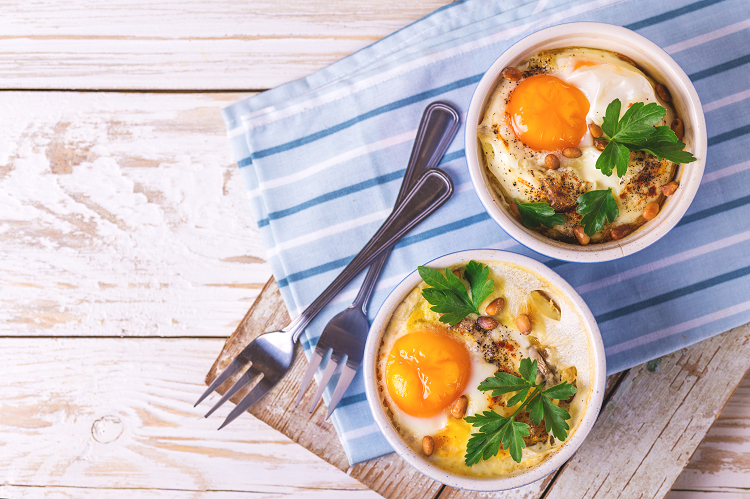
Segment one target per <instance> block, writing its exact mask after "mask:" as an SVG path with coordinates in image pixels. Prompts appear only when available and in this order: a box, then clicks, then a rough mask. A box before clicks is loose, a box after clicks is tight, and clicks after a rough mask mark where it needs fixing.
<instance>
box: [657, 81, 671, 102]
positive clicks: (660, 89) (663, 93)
mask: <svg viewBox="0 0 750 499" xmlns="http://www.w3.org/2000/svg"><path fill="white" fill-rule="evenodd" d="M656 95H658V96H659V98H660V99H661V100H663V101H664V102H672V95H671V94H670V93H669V90H667V87H665V86H664V85H662V84H661V83H657V84H656Z"/></svg>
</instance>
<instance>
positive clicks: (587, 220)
mask: <svg viewBox="0 0 750 499" xmlns="http://www.w3.org/2000/svg"><path fill="white" fill-rule="evenodd" d="M576 211H577V212H578V213H580V214H581V215H583V219H581V225H583V232H585V233H586V235H587V236H589V237H591V236H593V235H594V234H596V233H597V232H599V231H600V230H602V227H604V223H605V220H606V221H608V222H609V223H612V222H614V221H615V219H616V218H617V215H619V214H620V209H619V208H618V207H617V202H616V201H615V198H614V195H613V194H612V188H611V187H610V188H609V189H607V190H606V191H605V190H597V191H589V192H584V193H583V194H581V195H580V196H578V207H577V208H576Z"/></svg>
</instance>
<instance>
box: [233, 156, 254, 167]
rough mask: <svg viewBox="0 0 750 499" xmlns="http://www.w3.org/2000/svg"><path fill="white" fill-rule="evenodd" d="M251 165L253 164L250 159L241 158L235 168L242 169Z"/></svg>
mask: <svg viewBox="0 0 750 499" xmlns="http://www.w3.org/2000/svg"><path fill="white" fill-rule="evenodd" d="M252 164H253V158H250V157H247V158H243V159H241V160H239V161H238V162H237V166H239V167H240V168H244V167H246V166H250V165H252Z"/></svg>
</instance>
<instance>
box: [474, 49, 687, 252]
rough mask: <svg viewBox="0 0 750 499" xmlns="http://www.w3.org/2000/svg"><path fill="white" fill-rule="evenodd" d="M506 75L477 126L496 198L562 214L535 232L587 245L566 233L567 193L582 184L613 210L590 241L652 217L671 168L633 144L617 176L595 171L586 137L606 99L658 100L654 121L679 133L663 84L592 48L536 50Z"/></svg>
mask: <svg viewBox="0 0 750 499" xmlns="http://www.w3.org/2000/svg"><path fill="white" fill-rule="evenodd" d="M508 72H509V73H508V76H507V77H506V78H504V79H503V80H501V82H500V83H499V84H498V85H497V88H496V89H495V91H494V93H493V95H492V96H491V98H490V100H489V102H488V105H487V107H486V110H485V113H484V119H483V120H482V122H481V123H480V125H479V126H478V128H477V136H478V137H479V140H480V142H481V145H482V149H483V152H484V159H485V167H486V168H487V170H488V173H489V175H488V177H489V178H490V181H491V185H492V188H493V189H494V190H495V191H496V193H497V195H498V196H499V197H500V198H502V199H504V200H505V201H506V202H507V203H508V204H509V205H510V207H511V208H515V206H514V205H513V204H512V203H513V202H514V200H518V201H519V202H523V203H528V202H542V203H548V204H549V205H550V206H551V207H552V208H553V209H554V210H555V211H556V212H558V213H562V214H563V215H564V219H565V223H563V224H560V225H555V226H554V228H544V227H542V228H541V229H540V231H541V232H543V233H544V234H545V235H546V236H548V237H551V238H553V239H558V240H562V241H566V242H576V241H579V242H583V243H584V244H587V243H588V242H589V239H588V238H587V237H585V236H582V234H583V233H582V232H580V229H579V233H578V234H576V233H575V231H574V229H575V228H576V226H579V225H580V224H581V219H582V215H581V214H579V213H577V211H576V206H577V205H578V202H577V200H578V198H579V196H580V195H581V194H583V193H585V192H588V191H593V190H606V189H609V188H611V189H612V194H613V197H614V200H615V202H616V203H617V205H618V209H619V214H618V216H617V218H616V219H615V220H614V221H609V223H607V224H606V225H605V226H604V227H603V228H602V230H600V231H599V232H597V233H595V234H593V235H591V238H590V242H593V243H600V242H606V241H609V240H611V239H613V238H620V237H623V236H624V235H625V234H627V233H629V232H631V231H633V230H635V229H636V228H637V227H639V226H640V225H642V224H644V223H645V222H646V221H647V220H650V219H652V218H653V217H654V216H655V213H652V212H653V211H658V206H659V204H660V203H661V202H663V200H664V198H665V191H667V192H668V190H669V187H666V186H668V185H670V183H671V182H672V180H673V178H674V176H675V172H676V170H677V167H678V165H676V164H675V163H673V162H672V161H669V160H667V159H662V160H659V159H658V158H657V157H656V156H654V155H653V154H651V153H648V152H645V151H639V152H634V153H631V154H630V159H629V164H628V169H627V172H626V173H625V175H624V176H623V177H619V176H618V175H617V173H616V172H614V171H613V172H612V173H611V175H604V174H603V173H602V171H601V170H599V169H597V168H596V163H597V159H598V158H599V156H600V155H601V154H602V152H601V150H602V148H603V145H604V143H603V142H601V141H599V143H597V141H596V139H597V138H598V137H599V136H601V131H600V129H599V127H601V125H602V121H603V119H604V116H605V112H606V109H607V106H608V105H609V104H610V103H611V102H613V101H614V100H615V99H619V100H620V102H621V104H622V113H624V112H625V111H626V110H627V109H628V108H629V106H631V105H633V104H634V103H637V102H642V103H644V104H649V103H656V104H659V105H660V106H663V107H664V108H665V109H666V115H665V116H664V118H663V120H662V123H661V124H662V125H667V126H673V128H675V129H677V133H678V134H679V137H678V138H682V133H683V131H684V126H685V125H684V123H683V122H682V120H680V119H679V117H677V115H676V112H675V109H674V108H673V106H672V104H671V98H670V96H669V93H668V91H667V90H666V89H665V88H664V87H663V86H661V85H659V84H657V83H656V82H655V81H654V80H653V79H652V78H651V77H650V76H649V75H648V74H646V73H645V72H644V71H643V70H641V69H640V68H639V67H638V66H637V65H635V64H634V63H633V61H632V60H630V59H629V58H628V57H625V56H622V55H620V54H617V53H614V52H610V51H606V50H599V49H592V48H561V49H552V50H544V51H541V52H538V53H536V54H534V55H533V56H531V57H528V58H526V59H524V60H523V61H521V62H520V63H519V64H517V65H516V66H515V67H513V68H509V69H508ZM592 125H593V127H592ZM592 128H593V130H598V131H597V132H596V135H597V136H592ZM663 187H664V189H662V188H663ZM649 204H651V205H650V207H649V209H648V211H645V213H644V210H646V207H647V206H649ZM614 228H619V229H618V230H613V229H614ZM576 236H578V237H576ZM584 240H585V241H584Z"/></svg>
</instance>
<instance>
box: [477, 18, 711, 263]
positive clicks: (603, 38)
mask: <svg viewBox="0 0 750 499" xmlns="http://www.w3.org/2000/svg"><path fill="white" fill-rule="evenodd" d="M563 47H589V48H598V49H604V50H611V51H613V52H618V53H620V54H624V55H626V56H628V57H630V58H631V59H633V60H634V61H635V62H636V63H638V65H639V66H641V67H642V68H643V69H644V70H645V71H646V72H647V73H648V74H649V75H650V76H651V77H652V78H654V79H655V80H656V81H657V82H659V83H662V84H664V85H666V87H667V88H668V89H669V91H670V93H671V94H672V101H673V103H674V105H675V108H676V110H677V114H678V115H679V116H680V118H681V119H682V120H683V121H684V122H685V138H684V139H683V140H684V141H685V143H686V144H687V148H686V149H687V150H688V151H690V152H692V153H693V155H694V156H695V157H696V158H697V161H695V162H693V163H689V164H685V165H682V166H680V168H679V169H678V171H677V176H676V179H677V180H678V181H679V183H680V187H679V188H678V189H677V192H675V193H674V194H673V195H672V196H670V197H669V198H667V200H666V201H665V202H664V204H663V205H662V208H661V211H660V212H659V214H658V215H657V216H656V218H655V219H654V220H652V221H650V222H647V223H646V224H644V225H642V226H641V227H640V228H638V229H637V230H636V231H634V232H633V233H631V234H629V235H627V236H626V237H624V238H623V239H620V240H617V241H610V242H607V243H603V244H589V245H588V246H580V245H576V244H568V243H564V242H560V241H555V240H553V239H550V238H548V237H545V236H543V235H541V234H539V233H537V232H534V231H532V230H529V229H527V228H526V227H524V225H523V224H522V223H521V222H520V221H519V220H518V219H516V218H515V217H514V216H513V214H512V213H510V211H509V209H508V208H507V207H506V205H505V204H504V203H503V202H501V201H500V200H499V199H498V197H497V195H496V194H495V193H494V192H493V190H492V188H491V187H490V185H489V183H488V180H487V171H486V169H485V168H484V158H483V153H482V149H481V145H480V144H479V139H478V138H477V126H478V125H479V124H480V123H481V122H482V118H483V116H484V111H485V107H486V106H487V103H488V101H489V99H490V97H491V96H492V92H493V91H494V90H495V87H496V86H497V84H498V83H499V82H500V80H501V79H502V75H501V74H500V73H501V71H502V70H503V68H505V67H507V66H513V65H516V64H518V63H520V62H521V61H523V60H524V59H526V58H527V57H529V56H531V55H533V54H535V53H537V52H539V51H541V50H546V49H554V48H563ZM707 148H708V146H707V139H706V121H705V118H704V116H703V110H702V108H701V103H700V99H699V98H698V93H697V92H696V91H695V88H694V87H693V84H692V83H691V82H690V79H689V78H688V77H687V75H686V74H685V72H684V71H683V70H682V69H681V68H680V67H679V66H678V65H677V63H676V62H674V60H673V59H672V58H671V57H670V56H669V55H668V54H667V53H666V52H664V50H662V49H661V48H659V47H658V46H657V45H656V44H654V43H653V42H651V41H650V40H648V39H646V38H644V37H642V36H641V35H639V34H638V33H635V32H633V31H631V30H629V29H626V28H622V27H620V26H614V25H611V24H603V23H588V22H582V23H570V24H561V25H559V26H553V27H551V28H547V29H544V30H541V31H538V32H536V33H534V34H532V35H529V36H528V37H526V38H524V39H523V40H521V41H519V42H518V43H516V44H515V45H513V46H512V47H510V48H509V49H508V50H507V51H505V52H504V53H503V54H502V55H501V56H500V57H499V58H498V59H497V60H496V61H495V62H494V63H493V64H492V66H491V67H490V69H489V70H487V73H485V75H484V77H483V78H482V79H481V80H480V82H479V84H478V85H477V88H476V90H475V92H474V96H473V97H472V99H471V104H470V105H469V112H468V114H467V116H466V162H467V164H468V167H469V174H470V175H471V180H472V182H473V184H474V189H475V190H476V193H477V195H478V196H479V199H480V201H481V202H482V204H483V205H484V208H485V209H486V210H487V213H488V214H489V215H490V216H491V217H492V218H493V219H494V220H495V221H496V222H497V223H498V224H500V227H502V228H503V230H505V232H507V233H508V235H510V236H511V237H512V238H513V239H515V240H516V241H518V242H519V243H521V244H523V245H524V246H526V247H528V248H530V249H532V250H534V251H537V252H539V253H541V254H543V255H547V256H549V257H552V258H556V259H558V260H565V261H570V262H582V263H593V262H603V261H608V260H614V259H616V258H621V257H624V256H627V255H630V254H632V253H635V252H636V251H639V250H641V249H643V248H645V247H646V246H648V245H650V244H652V243H653V242H655V241H656V240H658V239H659V238H661V237H662V236H663V235H664V234H666V233H667V232H669V230H670V229H672V227H674V226H675V225H676V224H677V222H679V220H680V218H682V216H683V215H684V214H685V212H686V211H687V209H688V206H690V203H691V202H692V201H693V197H695V193H696V191H697V190H698V186H699V185H700V182H701V177H702V176H703V169H704V166H705V164H706V150H707Z"/></svg>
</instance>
